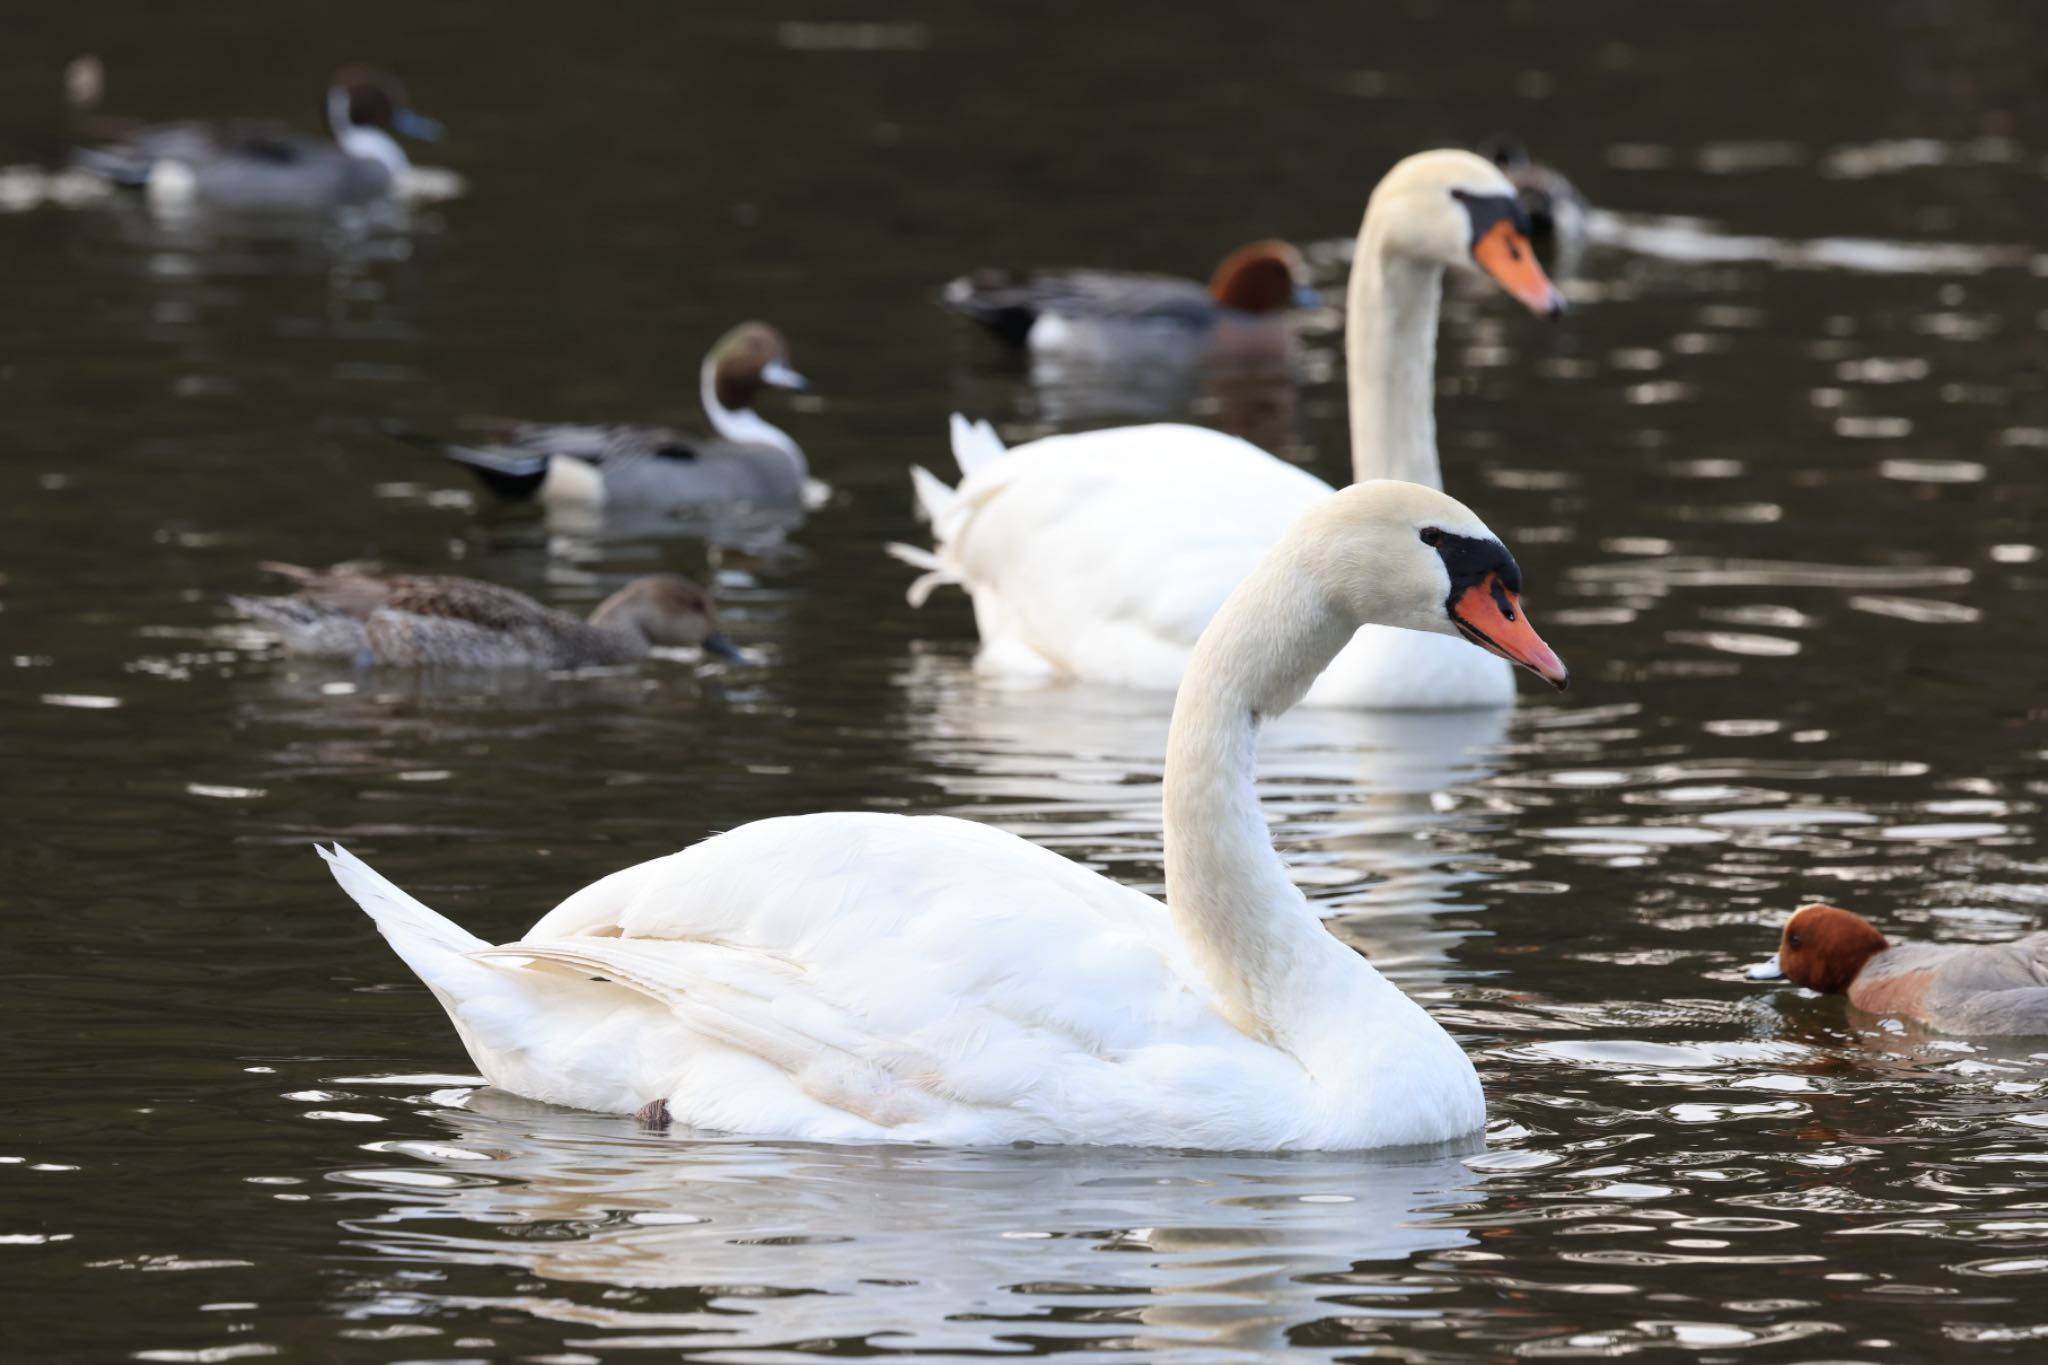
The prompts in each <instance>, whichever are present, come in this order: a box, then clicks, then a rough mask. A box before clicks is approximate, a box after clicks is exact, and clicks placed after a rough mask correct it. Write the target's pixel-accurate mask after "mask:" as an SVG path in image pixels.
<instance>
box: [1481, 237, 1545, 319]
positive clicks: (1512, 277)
mask: <svg viewBox="0 0 2048 1365" xmlns="http://www.w3.org/2000/svg"><path fill="white" fill-rule="evenodd" d="M1472 259H1473V260H1474V261H1477V262H1478V263H1479V268H1480V269H1481V270H1484V271H1485V272H1486V273H1487V274H1489V275H1491V276H1493V278H1494V279H1495V280H1497V281H1499V282H1500V287H1501V288H1503V289H1505V290H1507V291H1508V293H1510V294H1512V295H1514V296H1515V297H1516V298H1517V299H1519V300H1521V302H1522V306H1523V307H1525V308H1527V309H1528V310H1529V311H1530V312H1532V313H1540V314H1541V315H1543V316H1544V317H1556V316H1557V315H1558V314H1559V313H1562V312H1563V311H1564V295H1563V294H1562V293H1560V292H1558V288H1557V286H1556V285H1554V284H1552V283H1551V282H1550V276H1548V275H1546V274H1544V273H1543V267H1542V265H1541V264H1539V263H1538V262H1537V260H1536V248H1535V247H1533V246H1531V245H1529V239H1528V238H1527V237H1524V236H1523V235H1522V234H1521V232H1520V231H1519V230H1517V229H1516V227H1515V225H1514V224H1513V223H1510V222H1507V221H1505V220H1503V221H1501V222H1498V223H1495V224H1494V225H1493V226H1492V227H1490V228H1488V229H1487V230H1486V234H1485V235H1484V236H1482V237H1481V238H1480V239H1479V240H1478V241H1477V242H1475V243H1473V244H1472Z"/></svg>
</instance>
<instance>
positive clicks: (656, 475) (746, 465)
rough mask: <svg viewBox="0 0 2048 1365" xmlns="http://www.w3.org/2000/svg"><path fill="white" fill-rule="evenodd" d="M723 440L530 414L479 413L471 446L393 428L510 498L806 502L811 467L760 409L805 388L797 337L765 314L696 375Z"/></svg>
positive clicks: (682, 503)
mask: <svg viewBox="0 0 2048 1365" xmlns="http://www.w3.org/2000/svg"><path fill="white" fill-rule="evenodd" d="M698 379H699V388H700V391H701V393H702V396H703V401H704V411H705V414H706V415H707V416H708V417H709V418H710V419H711V427H712V430H713V431H715V432H717V435H716V436H713V437H703V436H693V435H690V434H688V433H685V432H681V431H677V430H676V429H674V428H673V427H651V426H628V425H622V424H616V423H614V424H598V425H578V424H576V423H556V422H522V421H516V420H508V419H503V418H472V419H470V420H469V421H467V422H465V423H464V424H463V425H464V428H465V429H466V430H470V431H473V432H475V433H476V439H475V440H474V441H470V442H457V441H450V440H444V439H442V438H440V437H437V436H432V435H428V434H426V433H423V432H418V431H413V430H411V429H409V428H404V427H394V428H392V429H391V434H392V435H394V436H396V437H397V438H398V439H400V440H402V441H405V442H407V443H408V444H411V445H416V446H420V447H422V448H424V449H427V450H431V451H433V452H435V453H436V454H439V455H443V456H445V457H447V458H448V459H451V460H454V461H455V462H456V463H458V464H462V465H467V466H468V467H469V469H470V470H471V472H473V473H474V474H475V475H476V476H477V478H478V479H479V480H480V481H481V482H482V483H483V485H484V487H485V488H488V489H489V490H490V491H491V492H492V493H494V494H496V495H497V496H498V497H500V498H503V499H505V500H506V501H508V502H524V501H529V500H533V499H538V500H540V501H542V502H546V503H566V504H581V505H584V506H602V505H605V504H632V505H636V506H649V507H658V508H662V509H668V508H676V507H686V506H687V507H713V506H718V505H721V504H746V505H749V506H777V505H789V506H796V505H800V504H801V503H802V502H803V498H804V490H805V486H806V484H807V483H808V482H809V479H810V467H809V466H808V465H807V464H806V463H805V462H804V455H803V451H801V450H799V449H798V448H797V444H796V442H795V441H793V440H791V439H790V437H789V436H788V434H787V433H785V432H783V431H782V430H781V429H779V428H777V427H775V426H772V425H770V424H769V423H768V422H767V421H766V420H765V419H763V418H762V417H761V416H760V415H759V414H758V413H756V412H755V411H754V403H755V402H756V401H757V399H758V398H759V397H760V395H761V392H762V391H763V390H764V389H771V388H775V389H793V390H801V389H804V388H806V387H807V384H806V382H805V380H804V377H803V376H802V375H800V374H798V373H797V372H796V371H795V370H794V369H792V368H790V364H789V343H788V342H787V341H785V340H783V336H782V333H780V332H778V331H776V330H775V329H774V328H773V327H770V326H769V325H768V324H767V323H765V322H746V323H742V324H740V325H739V326H738V327H735V328H733V329H732V330H731V331H730V332H727V333H726V334H725V335H724V336H723V337H721V338H719V340H718V343H717V344H716V345H714V346H713V347H712V348H711V351H710V353H709V354H708V355H706V356H705V358H704V364H703V366H702V368H701V369H700V371H699V374H698Z"/></svg>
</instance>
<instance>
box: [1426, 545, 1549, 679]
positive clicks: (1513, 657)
mask: <svg viewBox="0 0 2048 1365" xmlns="http://www.w3.org/2000/svg"><path fill="white" fill-rule="evenodd" d="M1451 622H1452V624H1454V625H1456V626H1457V628H1458V629H1459V630H1460V631H1462V632H1464V635H1465V638H1466V639H1468V640H1470V641H1471V642H1472V643H1473V644H1475V645H1478V646H1479V647H1480V648H1481V649H1484V650H1487V651H1488V652H1490V653H1493V654H1498V655H1500V657H1501V658H1503V659H1506V660H1507V661H1508V662H1510V663H1513V664H1519V665H1521V666H1522V667H1523V668H1526V669H1528V670H1529V671H1530V672H1531V673H1534V674H1535V675H1536V676H1537V677H1539V678H1541V679H1543V681H1545V682H1547V683H1549V684H1550V685H1551V686H1552V687H1555V688H1556V689H1557V690H1558V691H1560V692H1562V691H1563V690H1564V689H1565V688H1566V687H1567V686H1568V685H1569V684H1570V682H1571V672H1570V670H1568V669H1566V668H1565V666H1564V660H1562V659H1560V658H1558V657H1557V654H1556V652H1555V651H1554V650H1552V649H1551V647H1550V646H1549V645H1546V644H1544V643H1543V637H1542V636H1540V635H1538V634H1537V633H1536V628H1535V627H1534V626H1532V625H1530V624H1529V617H1528V614H1527V613H1525V612H1524V611H1523V610H1522V609H1521V602H1520V600H1519V599H1518V598H1517V597H1516V596H1515V594H1513V593H1511V592H1509V591H1508V590H1507V589H1506V588H1505V587H1503V586H1502V585H1501V581H1500V575H1498V574H1488V575H1487V576H1486V577H1485V578H1483V579H1481V580H1480V581H1479V582H1477V583H1474V584H1473V585H1472V586H1471V587H1469V588H1467V589H1465V591H1464V592H1462V593H1460V594H1459V595H1458V596H1457V597H1456V598H1454V599H1453V600H1452V602H1451Z"/></svg>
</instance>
